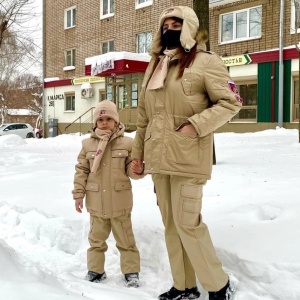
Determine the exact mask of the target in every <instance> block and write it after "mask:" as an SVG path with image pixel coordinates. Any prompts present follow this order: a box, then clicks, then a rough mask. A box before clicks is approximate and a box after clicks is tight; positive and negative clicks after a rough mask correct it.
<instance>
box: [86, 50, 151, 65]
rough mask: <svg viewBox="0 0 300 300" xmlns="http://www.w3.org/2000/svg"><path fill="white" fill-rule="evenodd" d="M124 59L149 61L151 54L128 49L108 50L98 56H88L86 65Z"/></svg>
mask: <svg viewBox="0 0 300 300" xmlns="http://www.w3.org/2000/svg"><path fill="white" fill-rule="evenodd" d="M122 59H126V60H135V61H144V62H149V61H150V59H151V56H150V55H149V54H148V53H133V52H126V51H121V52H108V53H105V54H101V55H97V56H92V57H87V58H86V59H85V65H86V66H89V65H93V64H95V63H96V62H103V61H107V60H112V61H116V60H122Z"/></svg>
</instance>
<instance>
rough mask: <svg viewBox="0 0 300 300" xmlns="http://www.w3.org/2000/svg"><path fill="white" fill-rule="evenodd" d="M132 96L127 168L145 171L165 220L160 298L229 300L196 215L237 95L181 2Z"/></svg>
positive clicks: (165, 21) (164, 20) (166, 20)
mask: <svg viewBox="0 0 300 300" xmlns="http://www.w3.org/2000/svg"><path fill="white" fill-rule="evenodd" d="M159 22H160V23H159V25H160V27H159V30H158V32H157V33H156V35H155V36H154V39H153V45H152V50H151V55H152V59H151V61H150V63H149V66H148V68H147V70H146V73H145V78H144V81H143V85H142V91H141V95H140V98H139V106H138V120H137V132H136V137H135V141H134V144H133V150H132V157H133V158H134V161H133V163H132V170H133V171H134V172H136V173H137V174H138V173H139V172H140V171H141V170H142V169H143V165H142V163H143V162H144V163H145V173H150V174H152V179H153V182H154V186H155V189H156V195H157V199H158V205H159V208H160V211H161V215H162V219H163V222H164V225H165V239H166V245H167V250H168V255H169V261H170V266H171V271H172V276H173V287H172V288H171V289H170V290H169V291H168V292H166V293H163V294H162V295H160V296H159V299H161V300H168V299H176V300H179V299H195V298H198V297H199V296H200V293H199V291H198V289H197V286H196V277H195V273H196V275H197V277H198V279H199V282H200V283H201V285H202V287H203V288H204V289H205V290H207V291H208V292H209V300H228V299H230V297H231V294H232V290H233V286H232V284H231V283H230V281H229V278H228V275H227V274H226V273H225V272H224V271H223V269H222V264H221V262H220V261H219V259H218V258H217V256H216V253H215V250H214V247H213V244H212V241H211V238H210V235H209V231H208V228H207V226H206V225H205V224H204V223H203V220H202V216H201V206H202V188H203V186H204V185H205V183H206V181H207V180H208V179H210V176H211V170H212V157H213V153H212V149H213V147H212V144H213V132H214V131H215V130H216V129H217V128H219V127H220V126H222V125H223V124H225V123H226V122H228V121H229V120H230V119H231V118H232V117H233V116H234V115H235V114H237V113H238V111H239V110H240V108H241V105H242V103H241V102H242V100H241V98H240V96H239V94H238V91H237V88H236V86H235V84H234V82H233V81H232V80H231V78H230V77H229V74H228V71H227V69H226V67H225V66H224V64H223V62H222V60H221V59H220V58H219V57H218V56H217V55H216V54H214V53H211V52H207V51H205V44H204V42H205V41H199V42H197V34H198V29H199V21H198V18H197V16H196V14H195V12H194V11H193V10H192V9H191V8H189V7H184V6H174V7H171V8H168V9H165V10H164V11H163V12H162V14H161V17H160V21H159Z"/></svg>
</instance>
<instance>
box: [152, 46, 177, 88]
mask: <svg viewBox="0 0 300 300" xmlns="http://www.w3.org/2000/svg"><path fill="white" fill-rule="evenodd" d="M178 52H179V48H176V49H172V50H167V49H166V50H165V51H164V54H165V56H163V57H162V58H161V59H160V61H159V63H158V65H157V66H156V68H155V70H154V72H153V74H152V76H151V78H150V80H149V82H148V86H147V89H148V90H156V89H160V88H162V87H163V86H164V82H165V79H166V77H167V73H168V69H169V62H170V60H171V59H172V58H173V57H174V56H175V55H176V54H177V53H178Z"/></svg>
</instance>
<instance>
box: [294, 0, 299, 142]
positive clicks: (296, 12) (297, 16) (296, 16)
mask: <svg viewBox="0 0 300 300" xmlns="http://www.w3.org/2000/svg"><path fill="white" fill-rule="evenodd" d="M294 6H295V24H293V25H294V26H295V34H294V37H295V47H296V49H297V51H298V60H299V63H298V67H299V71H298V72H299V75H298V77H299V78H298V119H299V120H298V141H299V143H300V116H299V107H300V40H299V34H298V29H299V28H300V0H294ZM295 97H296V95H295ZM295 105H296V103H295ZM295 118H296V115H295Z"/></svg>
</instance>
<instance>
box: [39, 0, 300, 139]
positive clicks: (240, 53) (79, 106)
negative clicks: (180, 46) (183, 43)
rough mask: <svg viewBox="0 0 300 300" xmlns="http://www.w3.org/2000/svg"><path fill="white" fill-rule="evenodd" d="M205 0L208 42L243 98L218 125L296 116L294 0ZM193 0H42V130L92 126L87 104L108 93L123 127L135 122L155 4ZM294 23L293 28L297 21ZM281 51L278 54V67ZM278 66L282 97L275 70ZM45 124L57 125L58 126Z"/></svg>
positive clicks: (256, 126) (246, 127)
mask: <svg viewBox="0 0 300 300" xmlns="http://www.w3.org/2000/svg"><path fill="white" fill-rule="evenodd" d="M280 2H281V1H280V0H240V1H232V0H231V1H230V0H210V50H211V51H214V52H216V53H218V54H219V55H220V56H221V57H222V59H223V61H224V63H225V65H226V66H227V67H228V70H229V72H230V74H231V76H232V78H233V79H234V80H235V82H236V83H237V85H238V88H239V90H240V93H241V95H242V97H243V98H244V106H243V109H242V110H241V112H240V113H239V114H238V115H237V116H236V117H235V118H233V119H232V120H231V121H230V122H229V123H228V124H226V125H224V126H223V127H222V128H221V129H220V131H234V132H244V131H256V130H263V129H267V128H275V127H276V126H277V125H278V116H279V113H280V112H279V109H280V104H281V105H282V112H283V126H284V127H286V128H297V127H298V122H299V100H298V88H299V75H298V73H299V66H298V61H299V59H298V57H299V54H298V51H297V49H296V47H295V43H298V42H300V40H299V41H297V38H300V37H299V34H298V30H295V26H293V24H294V23H295V21H294V20H295V7H294V6H293V3H294V2H293V0H291V1H287V0H285V1H284V4H285V5H284V23H283V26H282V30H283V36H284V38H283V43H282V45H280V42H279V29H280V22H279V20H280ZM172 5H186V6H190V7H192V5H193V1H191V0H183V1H176V0H175V1H172V0H165V1H158V0H130V1H129V0H81V1H80V0H54V1H53V0H44V78H45V89H44V91H45V92H44V120H45V123H46V132H49V135H50V136H51V134H52V133H53V132H57V133H58V134H60V133H70V132H79V131H80V132H83V133H86V132H88V131H90V130H91V124H92V121H93V120H92V115H93V107H95V105H96V104H97V103H98V102H99V101H101V100H103V99H110V100H112V101H114V102H115V103H116V104H117V107H118V109H119V113H120V119H121V121H122V122H123V123H124V124H125V125H126V128H127V130H134V129H135V122H136V117H137V115H136V107H137V104H138V95H139V92H140V87H141V82H142V79H143V74H144V71H145V69H146V66H147V64H148V62H149V59H150V57H149V55H148V54H147V53H148V52H149V49H150V47H151V42H152V37H153V34H154V32H155V31H156V30H157V26H158V18H159V15H160V12H161V11H162V10H163V9H164V8H166V7H170V6H172ZM299 30H300V29H299ZM280 54H282V55H283V70H284V71H283V72H281V65H280ZM282 73H283V80H282V81H283V87H282V89H283V103H281V102H280V99H281V98H280V95H279V94H280V93H279V92H280V89H279V86H280V82H281V81H280V76H279V75H280V74H282ZM48 123H49V124H50V127H52V126H56V127H57V128H56V129H57V130H55V131H53V130H52V128H49V130H48V126H47V125H48Z"/></svg>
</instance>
